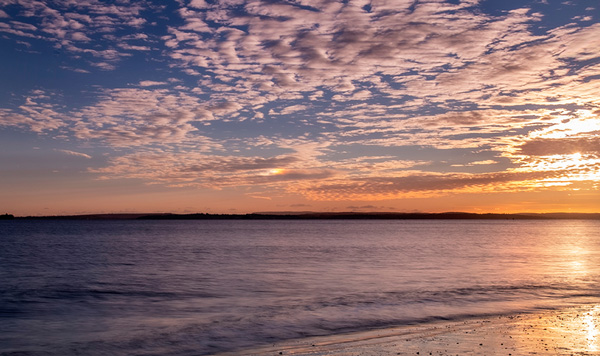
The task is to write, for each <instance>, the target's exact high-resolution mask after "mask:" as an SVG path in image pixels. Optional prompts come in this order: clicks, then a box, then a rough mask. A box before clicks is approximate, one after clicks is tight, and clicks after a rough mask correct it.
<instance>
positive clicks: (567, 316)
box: [508, 305, 600, 355]
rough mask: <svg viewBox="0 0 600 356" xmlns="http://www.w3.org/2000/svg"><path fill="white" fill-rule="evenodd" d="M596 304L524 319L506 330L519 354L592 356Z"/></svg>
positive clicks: (598, 315) (599, 315)
mask: <svg viewBox="0 0 600 356" xmlns="http://www.w3.org/2000/svg"><path fill="white" fill-rule="evenodd" d="M599 322H600V305H592V306H581V307H577V308H569V309H564V310H557V311H553V312H544V313H542V314H540V315H534V316H524V317H522V318H521V319H519V321H518V322H517V323H516V324H515V326H513V329H512V330H509V332H508V335H510V336H509V337H510V340H511V341H514V345H513V347H514V350H515V351H517V352H520V353H522V354H541V355H573V354H577V355H589V354H590V353H593V354H594V355H596V354H597V353H598V352H599V351H600V338H599V337H600V329H599V328H598V324H599Z"/></svg>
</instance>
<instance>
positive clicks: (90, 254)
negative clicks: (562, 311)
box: [0, 220, 600, 355]
mask: <svg viewBox="0 0 600 356" xmlns="http://www.w3.org/2000/svg"><path fill="white" fill-rule="evenodd" d="M0 242H1V243H2V246H1V248H0V354H2V355H9V354H11V353H12V352H21V353H19V355H37V354H40V355H42V354H43V355H79V354H81V355H100V354H102V355H106V354H111V355H167V354H168V355H198V354H200V355H202V354H210V353H214V352H219V351H232V350H236V349H240V348H245V347H249V346H255V345H261V344H269V343H274V342H276V341H279V340H283V339H288V338H297V337H303V336H308V335H328V334H333V333H339V332H345V331H358V330H366V329H373V328H378V327H385V326H393V325H404V324H413V323H422V322H427V321H431V320H436V319H450V320H454V319H460V318H465V317H470V316H479V315H486V314H497V313H509V312H514V311H527V310H533V309H535V308H557V307H560V306H564V305H573V304H578V303H587V302H592V301H596V302H597V300H598V297H600V222H599V221H577V220H569V221H342V220H340V221H89V222H86V221H81V222H80V221H4V222H2V221H0Z"/></svg>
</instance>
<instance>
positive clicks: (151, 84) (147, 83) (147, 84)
mask: <svg viewBox="0 0 600 356" xmlns="http://www.w3.org/2000/svg"><path fill="white" fill-rule="evenodd" d="M167 84H169V83H167V82H157V81H153V80H142V81H141V82H139V84H138V85H139V86H141V87H155V86H163V85H167Z"/></svg>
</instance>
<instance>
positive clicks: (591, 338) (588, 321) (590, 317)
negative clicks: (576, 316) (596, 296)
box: [583, 305, 600, 352]
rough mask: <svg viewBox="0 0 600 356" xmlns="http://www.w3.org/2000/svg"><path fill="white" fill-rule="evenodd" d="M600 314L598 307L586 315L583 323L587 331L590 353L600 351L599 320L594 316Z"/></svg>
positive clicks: (599, 307)
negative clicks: (599, 337)
mask: <svg viewBox="0 0 600 356" xmlns="http://www.w3.org/2000/svg"><path fill="white" fill-rule="evenodd" d="M599 314H600V306H598V305H596V306H594V307H593V308H592V310H591V311H590V312H588V313H586V314H585V315H584V316H583V322H584V325H585V327H586V331H587V338H586V340H587V344H588V347H587V349H588V351H592V352H595V351H600V346H599V340H598V333H599V332H598V325H597V322H598V321H597V318H595V317H594V316H596V317H597V316H598V315H599Z"/></svg>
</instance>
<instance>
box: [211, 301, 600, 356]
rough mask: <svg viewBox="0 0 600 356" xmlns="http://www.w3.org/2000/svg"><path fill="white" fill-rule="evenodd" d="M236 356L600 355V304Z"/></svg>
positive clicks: (297, 343) (298, 343)
mask: <svg viewBox="0 0 600 356" xmlns="http://www.w3.org/2000/svg"><path fill="white" fill-rule="evenodd" d="M232 355H247V356H250V355H296V356H299V355H302V356H304V355H305V356H324V355H335V356H359V355H362V356H369V355H420V356H423V355H425V356H426V355H437V356H440V355H510V356H513V355H577V356H581V355H600V304H598V305H587V306H579V307H572V308H567V309H562V310H552V311H541V312H536V313H527V314H516V315H510V316H496V317H487V318H479V319H469V320H464V321H461V322H456V321H453V322H433V323H427V324H423V325H419V326H404V327H396V328H389V329H381V330H375V331H368V332H360V333H351V334H343V335H335V336H328V337H314V338H304V339H299V340H290V341H286V342H281V343H277V344H274V345H269V346H266V347H261V348H255V349H252V350H246V351H237V352H234V353H225V354H220V356H232Z"/></svg>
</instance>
